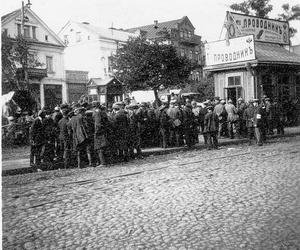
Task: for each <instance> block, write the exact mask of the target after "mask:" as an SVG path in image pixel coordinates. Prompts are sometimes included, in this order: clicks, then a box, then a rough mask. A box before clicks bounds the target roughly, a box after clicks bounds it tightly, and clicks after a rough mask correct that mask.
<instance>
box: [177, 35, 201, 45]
mask: <svg viewBox="0 0 300 250" xmlns="http://www.w3.org/2000/svg"><path fill="white" fill-rule="evenodd" d="M179 42H180V43H182V44H185V45H188V46H197V45H200V44H201V41H200V40H199V39H198V37H196V36H191V37H180V38H179Z"/></svg>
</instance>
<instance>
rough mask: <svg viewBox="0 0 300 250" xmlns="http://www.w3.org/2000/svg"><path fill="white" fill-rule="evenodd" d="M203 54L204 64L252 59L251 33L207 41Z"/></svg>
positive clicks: (252, 44) (253, 54)
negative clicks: (227, 38) (204, 57)
mask: <svg viewBox="0 0 300 250" xmlns="http://www.w3.org/2000/svg"><path fill="white" fill-rule="evenodd" d="M205 54H206V66H213V65H218V64H225V63H235V62H243V61H249V60H254V59H255V50H254V38H253V35H251V36H243V37H237V38H232V39H229V40H228V41H227V40H221V41H216V42H211V43H207V44H206V45H205Z"/></svg>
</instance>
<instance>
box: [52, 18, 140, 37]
mask: <svg viewBox="0 0 300 250" xmlns="http://www.w3.org/2000/svg"><path fill="white" fill-rule="evenodd" d="M72 23H74V24H76V25H77V26H78V27H80V28H82V29H85V30H86V31H88V32H90V33H92V34H94V35H96V36H98V37H99V38H104V39H111V40H117V41H121V42H127V40H128V38H129V37H133V36H136V35H135V34H132V33H130V32H128V31H125V30H118V29H112V28H103V27H98V26H94V25H91V24H89V23H84V22H83V23H81V22H75V21H68V22H67V23H66V24H65V26H64V27H63V28H62V29H61V30H60V31H59V32H58V34H61V33H62V32H63V30H65V29H66V28H67V27H68V26H69V25H71V24H72Z"/></svg>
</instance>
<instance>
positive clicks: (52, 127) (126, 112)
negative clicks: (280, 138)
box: [30, 98, 284, 168]
mask: <svg viewBox="0 0 300 250" xmlns="http://www.w3.org/2000/svg"><path fill="white" fill-rule="evenodd" d="M281 113H282V110H281V107H280V105H279V104H278V103H276V102H274V103H273V104H271V102H270V99H268V98H265V99H264V100H263V101H262V102H261V103H260V104H259V101H258V100H257V99H254V100H251V101H249V103H247V104H246V103H245V102H244V101H243V99H241V98H240V99H239V100H238V103H237V107H235V106H234V104H233V103H232V101H231V100H228V101H227V103H226V102H225V100H220V98H215V99H214V100H213V101H209V100H207V101H205V102H203V103H197V102H196V101H190V100H188V99H187V100H186V101H185V103H183V104H180V103H179V102H178V101H177V100H175V99H171V100H170V102H167V101H165V102H162V103H161V105H160V106H157V107H156V106H153V105H150V104H147V103H141V104H139V105H138V104H136V103H131V104H128V105H125V103H124V102H118V103H115V104H113V106H112V108H111V109H109V110H107V109H106V107H104V106H103V105H100V103H99V102H93V103H92V104H88V103H82V104H75V105H73V106H70V105H67V104H63V105H61V106H60V107H56V108H55V110H54V111H53V112H52V111H51V110H50V109H47V108H44V109H42V110H40V111H39V113H38V117H37V118H35V119H34V121H33V123H32V126H31V128H30V139H31V140H30V142H31V154H30V164H31V165H32V166H37V167H38V166H39V165H40V164H41V161H43V162H48V163H50V164H54V163H57V162H60V163H63V164H64V166H65V167H66V168H67V167H70V166H72V165H74V164H77V167H81V166H83V162H88V164H89V166H105V165H107V164H108V163H113V162H116V161H128V160H129V159H130V158H135V157H141V152H142V151H141V148H144V147H157V146H161V147H163V148H167V147H180V146H184V145H185V146H187V147H192V146H193V145H195V144H196V143H198V142H199V134H203V137H204V143H205V144H207V147H208V149H213V148H216V149H217V148H218V138H221V137H223V136H228V137H229V138H234V137H235V136H237V137H246V136H248V137H249V143H251V142H252V140H253V138H256V142H257V144H258V145H262V143H263V141H264V140H265V136H266V134H267V133H269V134H272V133H273V128H274V126H277V129H278V133H283V132H284V131H283V121H282V116H281V115H280V114H281ZM275 124H276V125H275Z"/></svg>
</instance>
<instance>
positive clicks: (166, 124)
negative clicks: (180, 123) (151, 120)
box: [158, 102, 170, 148]
mask: <svg viewBox="0 0 300 250" xmlns="http://www.w3.org/2000/svg"><path fill="white" fill-rule="evenodd" d="M167 110H168V102H163V103H162V105H161V107H160V108H159V111H158V120H159V134H160V138H161V141H160V145H161V147H162V148H167V147H168V145H169V136H170V118H169V116H168V114H167Z"/></svg>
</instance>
